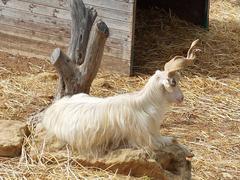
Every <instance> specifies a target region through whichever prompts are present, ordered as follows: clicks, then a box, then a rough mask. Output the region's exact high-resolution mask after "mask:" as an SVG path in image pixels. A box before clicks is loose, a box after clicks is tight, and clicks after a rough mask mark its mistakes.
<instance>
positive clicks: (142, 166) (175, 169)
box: [30, 124, 193, 180]
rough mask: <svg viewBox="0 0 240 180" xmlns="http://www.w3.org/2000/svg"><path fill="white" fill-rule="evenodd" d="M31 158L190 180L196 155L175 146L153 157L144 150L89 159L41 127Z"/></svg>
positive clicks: (152, 177) (166, 179) (132, 173)
mask: <svg viewBox="0 0 240 180" xmlns="http://www.w3.org/2000/svg"><path fill="white" fill-rule="evenodd" d="M33 137H34V140H33V142H34V144H33V145H32V146H31V150H30V157H31V159H35V160H36V161H37V160H39V159H41V161H42V162H46V161H47V162H46V163H47V164H51V163H53V164H54V163H58V162H62V161H68V160H70V161H71V164H72V165H73V164H74V163H76V165H77V164H81V165H82V166H84V167H95V168H99V169H103V170H107V171H111V172H113V173H116V172H117V173H118V174H122V175H131V176H134V177H143V176H148V177H150V178H151V179H160V180H161V179H163V180H168V179H169V180H178V179H179V180H180V179H184V180H190V179H191V162H190V161H189V158H191V157H192V156H193V154H192V153H191V152H190V151H189V150H188V149H187V148H186V147H184V146H183V145H181V144H179V143H177V142H176V143H174V144H171V145H169V146H166V147H164V148H162V149H159V150H158V151H156V152H154V153H152V154H149V153H147V152H146V151H145V150H143V149H130V148H128V149H117V150H114V151H112V152H110V153H108V154H106V155H104V156H102V157H95V158H94V157H91V158H88V157H85V156H83V155H81V154H79V153H77V152H76V151H74V150H72V149H71V147H69V146H68V145H66V144H64V143H62V142H60V141H59V140H57V139H56V137H55V136H50V135H48V134H47V133H46V131H45V130H44V128H43V127H42V125H41V124H38V126H37V127H36V131H35V133H34V135H33Z"/></svg>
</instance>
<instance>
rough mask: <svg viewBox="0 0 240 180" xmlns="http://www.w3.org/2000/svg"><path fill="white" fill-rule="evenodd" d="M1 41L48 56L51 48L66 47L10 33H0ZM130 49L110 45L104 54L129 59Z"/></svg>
mask: <svg viewBox="0 0 240 180" xmlns="http://www.w3.org/2000/svg"><path fill="white" fill-rule="evenodd" d="M1 34H2V35H1V36H0V37H1V42H2V43H4V42H6V43H5V45H4V44H2V45H3V46H5V47H8V48H16V49H19V50H23V51H29V52H35V53H36V54H39V55H43V56H49V54H50V53H51V52H52V50H53V49H54V48H56V47H60V48H61V49H65V50H66V49H67V46H66V45H59V44H56V43H49V42H45V41H37V40H36V39H30V38H24V37H20V36H13V35H11V34H6V33H1ZM130 52H131V49H127V48H125V47H124V46H123V48H122V49H117V48H113V47H110V46H107V45H106V46H105V48H104V54H105V55H108V56H113V57H117V58H121V59H126V60H129V59H130V54H131V53H130Z"/></svg>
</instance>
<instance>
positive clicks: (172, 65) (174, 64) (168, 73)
mask: <svg viewBox="0 0 240 180" xmlns="http://www.w3.org/2000/svg"><path fill="white" fill-rule="evenodd" d="M198 41H199V40H195V41H194V42H192V44H191V47H190V49H189V50H188V53H187V57H183V56H176V57H174V58H173V59H171V60H170V61H169V62H167V63H166V64H165V66H164V71H160V70H157V71H156V73H155V77H157V78H158V79H159V81H158V82H159V83H160V85H161V86H162V88H163V90H164V93H165V94H164V96H165V97H166V98H167V100H168V102H169V103H181V102H182V101H183V98H184V96H183V93H182V91H181V89H180V87H179V86H178V82H179V76H178V73H177V71H179V70H182V69H184V68H185V67H187V66H189V65H192V64H193V60H194V59H195V57H196V55H195V54H196V52H198V51H200V49H195V45H196V44H197V42H198Z"/></svg>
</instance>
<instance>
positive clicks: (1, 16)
mask: <svg viewBox="0 0 240 180" xmlns="http://www.w3.org/2000/svg"><path fill="white" fill-rule="evenodd" d="M175 1H177V0H175ZM83 2H84V3H85V4H86V5H89V6H92V7H93V8H95V9H96V10H97V12H98V15H99V16H100V17H101V18H102V19H103V21H105V22H106V24H107V25H108V27H109V30H110V36H109V38H108V40H107V42H106V45H105V48H104V56H103V60H102V68H106V69H108V70H114V71H120V72H123V73H126V74H130V73H131V65H132V61H133V50H134V24H135V12H136V8H137V7H148V6H149V5H154V6H155V5H156V6H163V8H171V7H173V10H174V9H175V10H177V9H179V8H180V3H177V4H178V5H174V4H175V2H174V1H173V0H171V3H167V4H166V3H159V2H167V1H166V0H164V1H160V0H159V1H156V0H151V1H144V0H138V4H139V5H138V6H137V0H83ZM156 2H157V3H156ZM168 2H170V1H168ZM189 2H191V0H183V3H181V4H185V5H186V4H188V6H186V7H184V8H185V9H186V8H189V6H191V7H194V8H193V9H191V8H190V9H188V11H186V10H185V9H184V8H183V9H182V10H183V12H185V13H182V14H181V13H179V12H181V11H176V12H178V13H177V14H179V16H181V17H183V18H186V19H188V20H190V21H193V22H195V23H197V24H202V25H204V23H203V22H202V19H204V18H205V20H204V21H205V26H207V24H206V22H207V10H208V6H207V4H208V0H196V1H194V2H203V3H200V4H199V3H195V4H196V6H195V5H194V3H190V4H189ZM173 5H174V6H173ZM197 7H198V8H197ZM206 7H207V8H206ZM186 12H187V13H189V16H188V15H186ZM198 12H199V13H198ZM192 14H195V17H197V18H195V19H200V20H198V21H194V18H192V17H193V15H192ZM187 17H190V18H187ZM70 26H71V17H70V12H69V5H68V1H67V0H50V1H48V0H2V1H1V2H0V39H1V40H0V50H1V51H7V52H10V53H19V54H23V55H28V56H35V57H40V58H42V57H44V58H46V57H49V55H50V54H51V52H52V50H53V49H54V48H55V47H61V48H63V49H66V46H67V45H68V42H69V38H70Z"/></svg>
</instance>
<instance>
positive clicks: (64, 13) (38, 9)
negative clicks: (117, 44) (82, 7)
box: [4, 0, 132, 22]
mask: <svg viewBox="0 0 240 180" xmlns="http://www.w3.org/2000/svg"><path fill="white" fill-rule="evenodd" d="M4 7H7V8H13V9H18V10H22V11H25V12H30V13H34V14H41V15H45V16H51V17H57V18H60V19H65V20H71V15H70V11H69V9H60V8H55V7H50V6H46V5H41V4H33V3H30V2H25V1H21V0H10V1H9V2H8V3H7V4H6V5H5V6H4ZM92 7H93V8H95V9H96V10H97V12H98V15H99V16H100V17H102V18H109V17H111V19H115V20H120V21H123V22H132V16H131V13H130V12H124V11H120V10H113V9H109V8H103V7H98V6H95V5H92Z"/></svg>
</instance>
